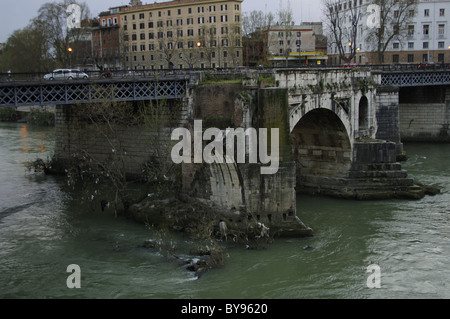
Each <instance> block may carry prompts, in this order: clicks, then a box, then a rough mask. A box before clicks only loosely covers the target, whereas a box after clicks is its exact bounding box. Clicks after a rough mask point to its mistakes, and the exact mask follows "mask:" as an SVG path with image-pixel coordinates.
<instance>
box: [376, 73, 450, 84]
mask: <svg viewBox="0 0 450 319" xmlns="http://www.w3.org/2000/svg"><path fill="white" fill-rule="evenodd" d="M449 84H450V71H394V72H383V73H381V85H392V86H398V87H413V86H431V85H449Z"/></svg>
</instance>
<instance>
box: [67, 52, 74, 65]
mask: <svg viewBox="0 0 450 319" xmlns="http://www.w3.org/2000/svg"><path fill="white" fill-rule="evenodd" d="M67 51H68V52H69V68H71V67H72V52H73V49H72V48H68V49H67Z"/></svg>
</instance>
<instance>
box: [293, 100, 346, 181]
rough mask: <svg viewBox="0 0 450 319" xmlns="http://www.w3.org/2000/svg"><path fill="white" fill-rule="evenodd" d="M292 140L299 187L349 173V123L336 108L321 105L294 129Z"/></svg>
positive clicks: (341, 176)
mask: <svg viewBox="0 0 450 319" xmlns="http://www.w3.org/2000/svg"><path fill="white" fill-rule="evenodd" d="M291 142H292V148H293V155H294V159H295V161H296V166H297V187H300V188H310V187H312V188H316V187H317V185H321V184H323V183H324V180H325V179H329V178H337V179H339V178H346V177H348V174H349V171H350V168H351V163H352V143H351V139H350V136H349V134H348V130H347V128H346V126H345V124H344V123H343V121H342V120H341V118H340V117H339V116H338V115H337V114H336V113H335V112H333V111H331V110H328V109H325V108H319V109H314V110H311V111H310V112H308V113H307V114H305V115H304V116H303V117H302V118H301V119H300V121H299V122H298V123H297V124H296V126H295V127H294V129H293V130H292V132H291ZM325 183H326V182H325ZM298 190H299V189H298Z"/></svg>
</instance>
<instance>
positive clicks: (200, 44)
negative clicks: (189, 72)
mask: <svg viewBox="0 0 450 319" xmlns="http://www.w3.org/2000/svg"><path fill="white" fill-rule="evenodd" d="M201 46H202V43H201V42H200V41H198V42H197V48H198V49H199V51H198V68H199V69H200V47H201Z"/></svg>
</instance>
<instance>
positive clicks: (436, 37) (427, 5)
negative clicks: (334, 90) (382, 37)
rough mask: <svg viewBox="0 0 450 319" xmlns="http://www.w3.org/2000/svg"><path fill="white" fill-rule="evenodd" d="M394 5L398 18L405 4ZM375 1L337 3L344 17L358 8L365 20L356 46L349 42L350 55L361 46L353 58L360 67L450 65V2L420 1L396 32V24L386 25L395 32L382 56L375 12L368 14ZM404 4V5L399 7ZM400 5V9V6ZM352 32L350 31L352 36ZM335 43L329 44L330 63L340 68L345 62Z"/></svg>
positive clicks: (393, 13)
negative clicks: (373, 31) (374, 33)
mask: <svg viewBox="0 0 450 319" xmlns="http://www.w3.org/2000/svg"><path fill="white" fill-rule="evenodd" d="M389 1H391V2H392V3H393V7H392V9H391V14H392V16H393V17H394V19H393V20H395V18H396V17H397V16H400V15H401V14H402V12H401V10H402V8H401V7H399V6H401V2H399V1H394V0H389ZM374 3H375V1H374V0H350V1H349V0H347V1H336V4H335V5H336V8H337V10H340V11H341V13H342V15H343V16H347V17H349V16H351V10H354V9H355V8H358V10H360V13H361V17H360V19H359V22H358V29H357V37H356V43H352V41H351V40H350V36H349V39H348V40H347V42H348V46H349V47H347V48H345V49H346V53H347V52H348V54H350V52H351V47H350V46H357V51H356V55H355V57H354V58H353V61H352V62H354V63H357V64H362V65H364V64H378V63H382V64H398V63H402V64H406V63H410V64H419V63H423V62H427V63H434V64H438V63H439V64H443V63H449V62H450V0H417V1H416V3H417V5H416V6H415V7H413V8H408V12H407V13H406V14H407V15H408V17H407V18H406V19H405V20H406V22H405V23H403V24H400V27H397V28H398V30H395V29H394V28H396V26H395V25H385V27H386V28H390V29H394V30H393V31H391V33H392V32H393V33H394V34H393V36H392V39H391V40H390V41H389V43H388V44H387V47H386V50H385V52H384V54H383V55H382V56H380V55H379V54H377V52H376V51H377V49H376V45H375V44H374V41H373V39H372V40H370V38H369V36H368V35H369V34H370V32H371V28H370V23H368V19H370V18H371V17H373V15H372V16H371V14H372V13H373V12H368V6H369V5H371V4H374ZM399 3H400V4H399ZM396 6H397V7H396ZM344 20H345V23H344V29H348V30H350V28H351V25H350V24H351V21H350V19H345V18H344ZM349 33H350V31H349V32H348V34H349ZM338 52H339V51H338V48H337V47H336V44H335V43H332V41H329V46H328V55H329V57H330V60H329V63H330V64H332V65H340V64H342V63H343V61H342V59H340V55H339V54H338Z"/></svg>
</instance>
